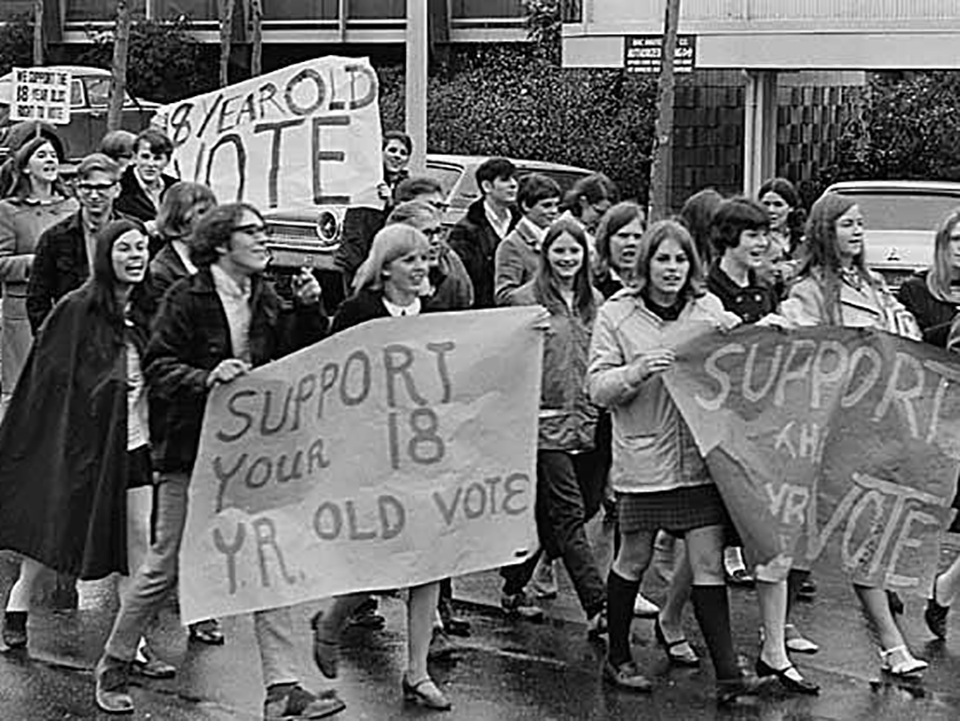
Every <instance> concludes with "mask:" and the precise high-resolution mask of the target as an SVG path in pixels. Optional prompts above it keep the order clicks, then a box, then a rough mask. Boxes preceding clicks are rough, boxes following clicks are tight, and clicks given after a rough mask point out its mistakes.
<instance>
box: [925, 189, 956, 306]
mask: <svg viewBox="0 0 960 721" xmlns="http://www.w3.org/2000/svg"><path fill="white" fill-rule="evenodd" d="M957 225H960V208H954V209H953V210H951V211H950V212H949V213H948V214H947V216H946V217H945V218H944V219H943V220H941V221H940V225H939V226H937V234H936V236H935V237H934V241H933V263H932V264H931V266H930V272H929V273H927V288H928V289H929V291H930V293H931V295H933V297H934V298H938V299H939V300H942V301H947V302H950V303H952V302H953V300H952V298H953V295H952V293H951V292H950V282H951V281H952V280H953V252H952V250H951V249H950V235H951V234H952V233H953V231H954V230H956V228H957Z"/></svg>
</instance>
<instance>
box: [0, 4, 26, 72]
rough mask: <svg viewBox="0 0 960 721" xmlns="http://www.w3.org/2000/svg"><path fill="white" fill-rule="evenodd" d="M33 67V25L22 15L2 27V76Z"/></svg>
mask: <svg viewBox="0 0 960 721" xmlns="http://www.w3.org/2000/svg"><path fill="white" fill-rule="evenodd" d="M32 65H33V23H32V21H31V20H30V18H29V16H27V15H22V16H20V17H16V18H13V19H11V20H8V21H6V22H5V23H4V24H3V25H0V75H6V74H7V73H9V72H10V69H11V68H14V67H18V68H23V67H26V68H29V67H30V66H32Z"/></svg>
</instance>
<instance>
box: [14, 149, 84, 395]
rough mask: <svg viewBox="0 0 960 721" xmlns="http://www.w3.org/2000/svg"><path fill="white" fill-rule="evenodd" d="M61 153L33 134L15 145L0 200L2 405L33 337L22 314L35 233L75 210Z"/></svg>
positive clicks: (75, 206)
mask: <svg viewBox="0 0 960 721" xmlns="http://www.w3.org/2000/svg"><path fill="white" fill-rule="evenodd" d="M61 162H62V158H61V157H60V154H59V151H58V150H57V148H56V146H55V145H54V144H53V143H52V142H51V141H50V140H49V139H47V138H45V137H44V136H42V135H38V136H36V137H34V138H33V139H31V140H29V141H27V142H26V143H25V144H24V145H23V146H21V148H20V149H19V150H18V151H17V153H16V156H15V159H14V180H13V186H12V187H11V188H9V189H4V191H7V190H8V192H6V194H5V195H4V199H3V200H0V283H2V284H3V319H4V322H3V331H2V336H0V346H2V349H0V354H2V363H0V387H2V394H3V395H2V406H3V407H4V408H5V407H6V404H7V403H9V401H10V397H11V395H12V394H13V388H14V386H15V385H16V383H17V379H18V378H19V376H20V369H21V368H22V367H23V364H24V362H25V361H26V358H27V352H28V351H29V350H30V343H31V342H32V340H33V332H32V331H31V330H30V322H29V320H28V319H27V310H26V305H27V283H28V282H29V280H30V267H31V265H32V264H33V257H34V249H35V248H36V245H37V241H38V240H39V239H40V235H41V234H42V233H43V231H45V230H46V229H47V228H49V227H50V226H52V225H55V224H56V223H59V222H60V221H61V220H63V219H65V218H66V217H67V216H69V215H71V214H73V213H75V212H77V208H78V206H77V201H76V200H74V199H73V198H70V197H68V195H67V193H66V191H65V190H64V189H63V186H62V184H61V183H60V163H61Z"/></svg>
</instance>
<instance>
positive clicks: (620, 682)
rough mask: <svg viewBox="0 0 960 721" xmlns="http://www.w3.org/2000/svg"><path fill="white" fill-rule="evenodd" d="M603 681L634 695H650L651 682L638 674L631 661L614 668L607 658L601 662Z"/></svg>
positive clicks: (635, 666)
mask: <svg viewBox="0 0 960 721" xmlns="http://www.w3.org/2000/svg"><path fill="white" fill-rule="evenodd" d="M603 680H604V681H606V682H607V683H609V684H611V685H613V686H616V687H617V688H621V689H623V690H624V691H633V692H634V693H650V692H651V691H653V682H652V681H651V680H650V679H648V678H647V677H646V676H644V675H643V674H642V673H640V669H639V668H637V664H635V663H634V662H633V661H627V662H626V663H621V664H618V665H616V666H614V665H613V664H612V663H610V659H609V658H607V659H606V660H605V661H604V662H603Z"/></svg>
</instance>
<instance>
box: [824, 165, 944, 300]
mask: <svg viewBox="0 0 960 721" xmlns="http://www.w3.org/2000/svg"><path fill="white" fill-rule="evenodd" d="M826 192H828V193H839V194H840V195H844V196H848V197H851V198H854V199H856V201H857V205H858V206H860V210H861V212H862V213H863V216H864V222H865V224H866V240H865V243H866V260H867V265H868V266H869V267H870V268H872V269H873V270H876V271H877V272H879V273H880V274H882V275H883V277H884V279H885V280H886V281H887V284H888V285H890V287H892V288H897V287H899V286H900V285H901V284H902V283H903V281H904V280H906V279H907V278H908V277H910V276H911V275H912V274H913V273H915V272H916V271H918V270H922V269H924V268H928V267H929V266H930V264H931V262H932V261H933V243H934V235H935V234H936V229H937V226H938V225H940V221H941V220H943V218H944V217H946V215H947V214H948V213H950V211H952V210H955V209H956V208H958V207H960V183H951V182H946V181H934V180H851V181H844V182H842V183H834V184H833V185H831V186H830V187H829V188H827V190H826Z"/></svg>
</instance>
